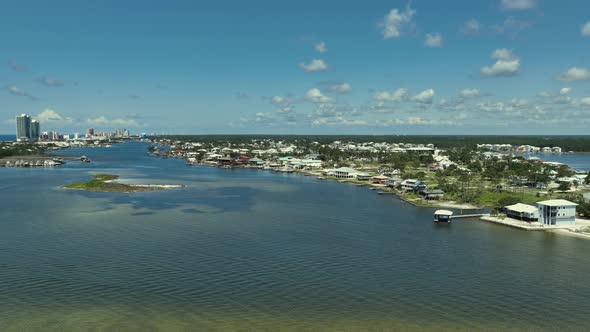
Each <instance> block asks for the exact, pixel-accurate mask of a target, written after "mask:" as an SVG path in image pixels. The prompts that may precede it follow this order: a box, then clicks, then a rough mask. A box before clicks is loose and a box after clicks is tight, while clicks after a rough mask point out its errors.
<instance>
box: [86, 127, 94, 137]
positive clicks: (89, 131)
mask: <svg viewBox="0 0 590 332" xmlns="http://www.w3.org/2000/svg"><path fill="white" fill-rule="evenodd" d="M92 136H94V128H88V129H86V137H92Z"/></svg>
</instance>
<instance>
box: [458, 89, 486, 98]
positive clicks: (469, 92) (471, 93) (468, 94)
mask: <svg viewBox="0 0 590 332" xmlns="http://www.w3.org/2000/svg"><path fill="white" fill-rule="evenodd" d="M459 94H460V95H461V97H463V98H476V97H479V96H480V95H481V94H480V92H479V90H478V89H463V90H461V92H459Z"/></svg>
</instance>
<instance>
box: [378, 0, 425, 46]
mask: <svg viewBox="0 0 590 332" xmlns="http://www.w3.org/2000/svg"><path fill="white" fill-rule="evenodd" d="M415 14H416V11H415V10H413V9H412V8H411V7H410V3H408V5H407V6H406V9H404V10H403V11H400V10H399V9H397V8H393V9H392V10H391V11H390V12H389V13H388V14H387V15H386V16H385V17H384V18H383V20H382V21H381V23H380V26H381V28H382V33H383V38H385V39H390V38H398V37H400V36H401V35H402V30H403V29H404V27H405V26H406V25H409V24H412V19H413V17H414V15H415Z"/></svg>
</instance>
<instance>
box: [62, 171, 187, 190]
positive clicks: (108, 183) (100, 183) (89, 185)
mask: <svg viewBox="0 0 590 332" xmlns="http://www.w3.org/2000/svg"><path fill="white" fill-rule="evenodd" d="M117 179H119V176H118V175H113V174H95V175H94V178H93V179H92V180H90V181H87V182H79V183H72V184H67V185H65V186H63V188H67V189H82V190H88V191H99V192H113V193H125V194H129V193H136V192H144V191H154V190H165V189H174V188H181V187H183V185H160V184H126V183H118V182H116V180H117Z"/></svg>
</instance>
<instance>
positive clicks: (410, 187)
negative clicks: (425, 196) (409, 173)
mask: <svg viewBox="0 0 590 332" xmlns="http://www.w3.org/2000/svg"><path fill="white" fill-rule="evenodd" d="M425 189H426V183H424V182H422V181H420V180H415V179H406V180H403V181H402V183H401V190H402V191H405V192H410V191H412V192H415V193H417V192H420V191H421V190H425Z"/></svg>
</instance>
